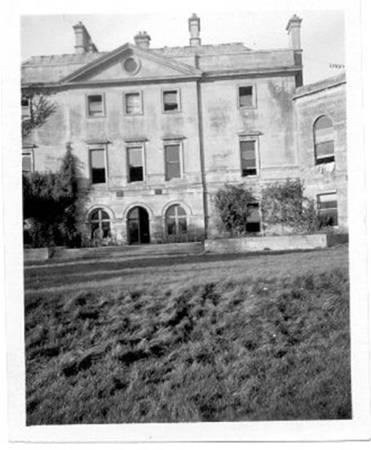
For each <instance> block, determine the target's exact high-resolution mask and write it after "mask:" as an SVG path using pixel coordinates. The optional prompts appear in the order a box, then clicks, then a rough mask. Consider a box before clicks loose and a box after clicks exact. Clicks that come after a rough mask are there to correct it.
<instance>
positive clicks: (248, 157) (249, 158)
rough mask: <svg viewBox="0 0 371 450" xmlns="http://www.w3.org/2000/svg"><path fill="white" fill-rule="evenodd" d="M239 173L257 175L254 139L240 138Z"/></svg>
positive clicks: (245, 175)
mask: <svg viewBox="0 0 371 450" xmlns="http://www.w3.org/2000/svg"><path fill="white" fill-rule="evenodd" d="M240 153H241V175H242V176H243V177H247V176H251V175H257V161H256V141H254V140H241V141H240Z"/></svg>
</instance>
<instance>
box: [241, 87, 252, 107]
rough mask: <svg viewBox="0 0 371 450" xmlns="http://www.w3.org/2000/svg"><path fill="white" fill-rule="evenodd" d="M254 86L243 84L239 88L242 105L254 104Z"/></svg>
mask: <svg viewBox="0 0 371 450" xmlns="http://www.w3.org/2000/svg"><path fill="white" fill-rule="evenodd" d="M252 94H253V88H252V86H243V87H240V88H239V99H240V107H244V106H253V95H252Z"/></svg>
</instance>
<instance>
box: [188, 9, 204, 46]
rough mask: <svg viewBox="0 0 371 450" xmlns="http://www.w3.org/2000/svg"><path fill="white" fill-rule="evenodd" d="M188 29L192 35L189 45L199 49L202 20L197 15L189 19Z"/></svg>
mask: <svg viewBox="0 0 371 450" xmlns="http://www.w3.org/2000/svg"><path fill="white" fill-rule="evenodd" d="M188 29H189V33H190V35H191V37H190V39H189V44H190V46H191V47H198V46H200V45H201V38H200V31H201V23H200V18H199V17H197V16H196V14H195V13H193V14H192V16H191V17H190V18H189V19H188Z"/></svg>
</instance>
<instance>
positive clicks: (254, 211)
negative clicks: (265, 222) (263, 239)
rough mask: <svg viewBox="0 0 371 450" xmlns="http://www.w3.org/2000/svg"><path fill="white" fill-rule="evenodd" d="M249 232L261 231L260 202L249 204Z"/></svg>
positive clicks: (247, 225)
mask: <svg viewBox="0 0 371 450" xmlns="http://www.w3.org/2000/svg"><path fill="white" fill-rule="evenodd" d="M245 230H246V232H247V233H259V231H260V212H259V203H251V204H249V216H248V218H247V221H246V228H245Z"/></svg>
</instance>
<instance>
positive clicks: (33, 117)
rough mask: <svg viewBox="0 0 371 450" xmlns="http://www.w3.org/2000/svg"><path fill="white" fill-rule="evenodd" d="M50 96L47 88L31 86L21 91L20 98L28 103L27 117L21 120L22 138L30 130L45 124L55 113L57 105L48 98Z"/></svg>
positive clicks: (38, 85) (36, 85)
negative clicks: (25, 99)
mask: <svg viewBox="0 0 371 450" xmlns="http://www.w3.org/2000/svg"><path fill="white" fill-rule="evenodd" d="M51 94H52V91H51V90H50V89H49V88H46V87H45V86H43V85H40V84H32V85H30V86H28V87H27V88H23V89H22V97H23V98H27V99H28V101H29V107H30V108H29V115H28V116H26V117H25V118H23V119H22V137H23V138H25V137H27V136H28V135H29V134H30V133H31V131H32V130H34V129H35V128H39V127H41V126H42V125H44V124H45V123H46V121H47V120H48V119H49V117H50V116H51V115H52V114H53V113H54V112H55V111H56V108H57V105H56V104H55V103H54V102H52V101H50V99H49V98H48V97H49V96H50V95H51Z"/></svg>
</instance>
